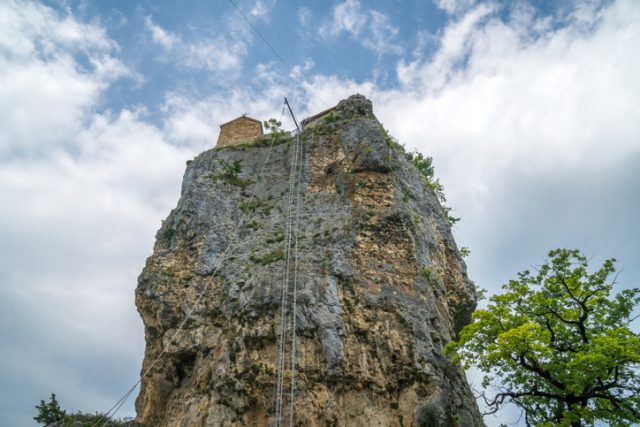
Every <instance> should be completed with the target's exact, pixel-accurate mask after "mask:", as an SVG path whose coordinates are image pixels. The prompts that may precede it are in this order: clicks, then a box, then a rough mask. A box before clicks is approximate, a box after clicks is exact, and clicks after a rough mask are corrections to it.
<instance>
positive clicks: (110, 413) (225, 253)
mask: <svg viewBox="0 0 640 427" xmlns="http://www.w3.org/2000/svg"><path fill="white" fill-rule="evenodd" d="M283 113H284V111H283ZM283 115H284V114H283ZM280 119H282V115H281V116H280ZM274 145H275V135H274V136H273V137H272V138H271V144H270V145H269V151H267V156H266V157H265V160H264V163H263V164H262V168H261V170H260V174H259V175H258V180H257V181H256V185H255V186H254V187H253V190H252V192H251V196H250V197H249V202H248V203H249V204H250V203H251V202H252V201H253V199H254V198H255V195H256V193H257V189H258V186H259V185H260V184H261V183H262V179H263V175H264V172H265V170H266V166H267V163H268V162H269V158H270V156H271V152H272V151H273V147H274ZM248 213H249V211H248V210H247V211H245V212H243V214H242V215H241V216H240V221H239V222H238V224H237V226H236V228H235V230H234V232H233V234H232V236H231V239H230V240H229V243H228V245H227V247H226V248H225V250H224V251H223V252H222V255H221V256H220V258H219V259H218V263H217V264H216V266H215V267H214V268H213V269H212V271H211V273H209V275H214V274H215V273H216V272H217V271H218V270H219V268H220V266H221V265H222V262H223V260H225V258H227V257H228V256H229V255H230V252H229V251H230V249H231V248H232V247H233V243H234V242H235V240H236V239H237V238H238V232H239V231H240V227H241V226H242V224H243V223H244V220H245V218H246V216H247V215H248ZM209 284H210V282H207V283H206V284H205V286H204V288H203V289H202V291H201V292H200V294H199V295H198V298H196V301H195V302H194V303H193V305H192V306H191V308H190V309H189V311H188V312H187V314H186V316H185V317H184V319H183V320H182V321H181V322H180V324H179V325H178V327H177V328H176V331H175V333H174V334H173V336H172V337H171V340H170V341H169V342H170V343H172V342H174V340H175V338H176V337H177V336H178V333H179V332H180V331H181V330H182V328H183V326H184V325H185V324H186V323H187V321H188V320H189V318H190V317H191V315H192V314H193V312H194V310H195V307H196V306H197V305H198V303H199V302H200V300H201V299H202V297H203V296H204V294H205V292H206V291H207V290H208V289H209ZM166 351H167V350H166V348H163V349H162V351H161V352H160V354H158V356H156V358H155V359H154V361H153V362H152V363H151V365H150V366H149V367H148V368H147V369H146V370H144V372H143V373H142V375H140V379H138V381H136V383H135V384H133V386H131V388H130V389H129V390H127V392H126V393H125V394H124V395H123V396H122V397H121V398H120V400H118V401H117V402H116V403H115V404H114V405H113V406H112V407H111V408H109V410H108V411H107V412H106V413H105V414H104V415H102V417H101V418H100V419H99V420H98V421H96V422H95V423H94V424H93V425H92V427H96V426H98V425H101V426H105V425H106V424H107V423H108V422H109V420H110V419H111V418H113V417H114V416H115V414H116V413H117V412H118V411H119V410H120V408H121V407H122V405H124V402H125V401H126V400H127V399H128V398H129V396H131V394H132V393H133V391H134V390H135V388H136V387H137V386H138V385H139V384H140V383H141V382H142V380H143V379H144V378H145V377H146V376H147V375H148V374H149V373H150V372H151V369H153V367H154V366H155V365H156V364H157V363H158V361H160V358H161V357H162V356H163V355H164V354H165V353H166ZM102 419H104V422H103V423H102V424H100V422H101V421H102Z"/></svg>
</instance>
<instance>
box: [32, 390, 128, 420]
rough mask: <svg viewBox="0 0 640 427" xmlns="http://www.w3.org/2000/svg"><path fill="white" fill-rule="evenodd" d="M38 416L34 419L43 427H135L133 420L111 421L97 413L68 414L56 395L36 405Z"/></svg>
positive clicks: (104, 415)
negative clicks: (49, 426) (51, 425)
mask: <svg viewBox="0 0 640 427" xmlns="http://www.w3.org/2000/svg"><path fill="white" fill-rule="evenodd" d="M36 409H37V410H38V415H36V416H35V417H33V419H34V420H36V421H37V422H38V424H41V425H43V426H47V425H50V424H52V423H55V424H54V425H56V426H59V427H94V426H97V425H100V426H103V427H133V426H134V425H136V424H135V422H134V420H133V419H132V418H128V417H125V418H120V419H110V418H109V417H107V415H106V414H101V413H97V412H96V413H95V414H88V413H84V412H80V411H79V412H74V413H71V414H67V411H65V410H63V409H62V408H61V407H60V404H59V403H58V401H57V400H56V395H55V394H53V393H52V394H51V399H49V402H45V401H44V400H41V401H40V404H39V405H36Z"/></svg>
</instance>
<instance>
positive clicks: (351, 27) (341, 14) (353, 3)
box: [320, 0, 367, 37]
mask: <svg viewBox="0 0 640 427" xmlns="http://www.w3.org/2000/svg"><path fill="white" fill-rule="evenodd" d="M366 22H367V16H366V14H365V13H363V12H361V11H360V2H359V1H358V0H345V1H344V3H340V4H338V5H336V6H335V7H334V8H333V16H332V20H331V22H330V24H329V25H328V26H324V27H322V28H321V29H320V31H321V33H323V34H326V35H329V36H333V37H338V36H339V35H340V34H341V33H342V32H347V33H350V34H351V35H352V36H354V37H357V36H358V35H359V34H360V30H361V29H362V27H363V26H364V25H365V23H366Z"/></svg>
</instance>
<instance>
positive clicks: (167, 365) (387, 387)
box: [136, 96, 482, 427]
mask: <svg viewBox="0 0 640 427" xmlns="http://www.w3.org/2000/svg"><path fill="white" fill-rule="evenodd" d="M294 144H295V141H294V139H293V138H282V137H281V138H280V139H279V140H278V141H276V143H275V144H274V146H273V148H271V149H270V141H269V139H264V140H258V141H257V142H255V143H254V144H250V145H239V146H228V147H220V148H215V149H211V150H208V151H206V152H204V153H202V154H201V155H199V156H198V157H197V158H195V159H194V160H193V161H191V162H189V164H188V166H187V170H186V172H185V176H184V181H183V186H182V195H181V198H180V201H179V202H178V205H177V207H176V208H175V209H174V210H173V211H172V212H171V213H170V214H169V216H168V217H167V219H166V220H165V221H164V223H163V225H162V228H161V229H160V230H159V231H158V234H157V236H156V237H157V240H156V244H155V248H154V252H153V255H152V256H151V257H150V258H149V259H148V260H147V263H146V266H145V268H144V270H143V272H142V274H141V275H140V278H139V284H138V288H137V290H136V304H137V307H138V310H139V312H140V314H141V316H142V319H143V321H144V324H145V334H146V351H145V358H144V364H143V372H147V371H148V372H149V373H148V375H146V376H145V377H144V378H143V379H142V385H141V390H140V394H139V396H138V398H137V401H136V408H137V421H138V422H139V423H140V424H141V425H144V426H200V425H202V426H222V425H224V426H241V425H242V426H260V425H273V424H274V421H275V419H274V396H275V394H276V393H275V391H276V390H275V384H276V377H277V374H276V359H277V357H278V348H279V347H278V337H279V324H280V313H281V311H280V306H281V292H282V287H283V282H284V280H285V272H286V263H285V259H284V258H285V256H286V243H287V237H288V233H287V230H288V228H287V221H286V218H287V212H288V206H289V170H290V166H291V163H292V161H293V160H292V159H293V155H294V153H295V146H294ZM300 144H301V147H302V159H303V161H302V177H301V179H300V183H299V185H300V186H301V187H300V189H301V195H302V199H301V205H300V211H299V213H298V231H299V233H298V236H299V237H298V273H297V277H298V281H297V306H296V307H297V308H296V311H295V319H296V325H297V326H296V336H297V351H296V355H295V361H296V376H295V391H296V393H295V398H294V400H295V414H294V422H295V424H296V425H304V426H349V427H351V426H438V425H442V426H463V427H467V426H480V425H482V421H481V418H480V416H479V414H478V410H477V407H476V404H475V401H474V399H473V396H472V395H471V393H470V391H469V388H468V385H467V382H466V380H465V376H464V373H463V371H462V370H461V369H460V367H458V366H454V365H452V364H451V363H450V361H449V359H448V358H447V357H445V356H444V354H443V347H444V346H445V345H446V344H447V343H448V342H449V341H450V340H451V339H452V337H454V336H455V334H456V332H457V331H459V330H460V329H461V327H462V326H463V325H465V324H467V323H468V322H469V321H470V316H471V312H472V311H473V309H474V308H475V304H476V296H475V289H474V286H473V283H472V282H471V281H470V280H469V279H468V277H467V274H466V266H465V264H464V262H463V260H462V258H461V257H460V254H459V252H458V249H457V248H456V244H455V242H454V239H453V237H452V235H451V229H450V226H449V223H448V222H447V219H446V215H445V214H444V212H443V209H442V207H441V206H440V204H439V202H438V198H437V197H436V195H435V194H434V193H433V191H432V190H431V189H430V188H429V187H428V186H427V185H425V182H424V179H423V177H422V176H421V174H420V172H419V171H418V170H417V169H416V168H415V167H414V166H413V165H412V163H411V162H410V160H409V159H408V157H407V155H406V153H405V152H404V150H403V149H402V148H401V147H399V146H398V145H397V144H395V143H394V142H393V141H392V140H391V138H389V136H388V135H387V134H386V132H385V131H384V129H383V128H382V126H381V125H380V123H379V122H378V121H377V119H376V118H375V116H374V115H373V111H372V107H371V103H370V102H369V101H368V100H366V99H365V98H364V97H362V96H352V97H350V98H349V99H348V100H345V101H342V102H340V104H339V105H338V106H337V108H336V109H335V110H334V111H333V112H332V113H331V114H329V115H327V116H326V117H324V118H323V119H321V120H318V121H317V122H315V123H314V124H313V125H311V126H309V127H307V128H306V129H305V130H304V131H303V133H302V135H301V138H300ZM270 150H271V151H270ZM268 153H269V154H268ZM267 156H268V161H266V163H265V160H266V158H267ZM263 165H264V166H265V172H264V174H263V175H262V179H259V177H260V172H261V170H262V168H263ZM254 192H255V194H256V196H255V198H253V199H251V194H252V193H254ZM238 225H239V229H238V234H237V239H235V240H234V232H235V230H236V229H237V227H238ZM229 245H231V246H230V248H231V249H230V250H229V251H227V252H226V254H225V250H226V249H227V247H229ZM292 264H293V263H290V265H289V267H290V269H291V268H292ZM290 271H291V270H290ZM290 277H292V276H290ZM189 313H190V314H189ZM187 316H188V319H187V320H186V321H185V318H186V317H187ZM288 346H289V344H287V346H286V348H287V354H286V357H287V358H290V353H289V347H288ZM284 378H285V393H284V396H285V399H284V404H283V409H282V414H283V415H284V418H286V419H288V417H289V408H290V405H289V404H290V400H289V391H290V390H289V381H290V371H289V370H287V371H285V372H284Z"/></svg>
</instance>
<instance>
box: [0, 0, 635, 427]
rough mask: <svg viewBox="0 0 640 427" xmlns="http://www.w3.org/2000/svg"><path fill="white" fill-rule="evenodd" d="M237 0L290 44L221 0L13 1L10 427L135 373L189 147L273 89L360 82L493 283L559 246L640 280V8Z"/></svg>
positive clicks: (314, 96) (107, 391)
mask: <svg viewBox="0 0 640 427" xmlns="http://www.w3.org/2000/svg"><path fill="white" fill-rule="evenodd" d="M236 3H237V5H238V7H239V8H240V9H241V10H242V11H243V12H244V13H245V14H246V16H247V17H248V18H249V19H250V20H251V22H253V24H254V25H255V26H256V28H257V29H258V30H259V31H260V32H261V33H262V35H263V36H264V37H265V39H266V40H268V41H269V42H270V43H271V45H272V46H273V48H274V49H275V50H276V51H277V53H278V54H279V55H280V58H278V57H277V56H276V54H275V53H274V52H273V51H272V50H271V48H269V47H268V46H267V45H266V44H265V43H264V42H263V41H262V40H261V39H260V38H259V37H258V36H257V35H256V34H255V33H254V32H252V29H251V28H250V27H249V26H248V24H247V23H246V22H245V21H244V20H243V18H242V16H241V15H240V14H239V13H238V11H237V10H236V9H235V8H234V7H233V5H232V4H231V3H230V2H229V1H226V0H216V1H211V0H206V1H205V0H194V1H190V2H173V1H168V0H167V1H151V0H148V1H139V2H137V3H136V2H130V1H113V2H106V1H105V2H89V1H74V0H70V1H64V0H60V1H55V0H53V1H45V2H41V3H36V2H30V1H17V2H16V1H13V0H3V1H0V196H1V200H2V209H0V340H1V343H0V348H1V350H0V384H1V387H0V425H3V426H5V425H6V426H30V425H34V422H33V421H32V420H31V417H33V415H34V414H35V410H34V408H33V406H34V404H35V403H37V402H38V401H39V400H40V399H43V398H46V397H47V396H48V395H49V394H50V393H51V392H55V393H57V395H58V398H59V400H60V401H61V403H62V405H63V406H64V407H66V408H68V409H71V410H78V409H81V410H84V411H90V412H92V411H106V410H107V409H108V408H110V407H111V406H112V404H113V403H115V402H116V401H117V400H118V399H119V398H120V396H122V394H123V393H124V392H126V390H127V389H128V388H129V387H130V386H131V385H132V384H133V383H134V382H135V381H136V380H137V378H138V373H139V369H140V366H141V361H142V357H143V345H144V337H143V327H142V322H141V320H140V319H139V317H138V315H137V313H136V310H135V307H134V294H133V292H134V288H135V286H136V278H137V275H138V274H139V272H140V271H141V269H142V267H143V265H144V261H145V259H146V257H147V256H149V255H150V254H151V250H152V246H153V241H154V234H155V232H156V230H157V229H158V228H159V226H160V222H161V220H162V219H163V218H164V217H166V215H167V214H168V212H169V211H170V209H171V208H173V207H174V206H175V204H176V202H177V200H178V196H179V188H180V182H181V179H182V174H183V171H184V167H185V161H186V160H188V159H191V158H193V157H194V156H195V155H197V154H198V153H200V152H202V151H203V150H206V149H208V148H210V147H211V146H212V145H213V144H214V142H215V140H216V137H217V134H218V129H219V124H220V123H223V122H225V121H228V120H229V119H231V118H233V117H235V116H237V115H239V114H242V113H245V112H246V113H249V114H250V115H252V116H254V117H257V118H260V119H267V118H270V117H279V116H280V113H281V105H282V98H283V96H287V97H288V98H289V100H290V101H291V103H292V105H293V107H294V108H295V111H296V113H297V115H298V117H300V118H301V117H304V116H306V115H308V114H310V113H315V112H318V111H320V110H322V109H325V108H326V106H331V105H334V104H335V103H336V102H337V101H339V100H340V99H342V98H345V97H347V96H348V95H350V94H353V93H362V94H364V95H366V96H367V97H369V98H370V99H371V100H372V101H373V103H374V111H375V113H376V115H377V116H378V118H379V119H380V120H381V121H382V122H383V123H384V125H385V127H386V128H388V129H389V131H390V133H391V134H392V135H394V136H395V137H396V138H397V139H398V140H399V141H400V142H401V143H403V144H405V145H406V147H407V149H409V150H414V149H417V150H419V151H421V152H422V153H424V154H426V155H428V156H432V157H433V158H434V162H435V166H436V174H437V175H438V176H439V177H440V179H441V181H442V183H443V184H444V186H445V190H446V194H447V197H448V200H449V204H450V205H451V206H452V207H453V208H454V209H455V210H454V214H455V215H456V216H459V217H461V218H462V220H461V221H460V222H459V223H458V224H457V225H456V227H455V230H454V232H455V236H456V239H457V241H458V244H459V246H468V247H469V248H470V249H471V255H470V256H469V257H468V259H467V260H468V266H469V275H470V277H471V278H473V279H474V280H475V281H476V282H477V284H478V285H479V286H480V287H483V288H486V289H488V290H489V292H490V293H494V292H497V291H499V289H500V285H501V284H502V283H504V282H505V281H506V280H508V279H509V278H511V277H513V276H514V275H515V273H516V272H517V271H520V270H523V269H525V268H528V267H530V266H531V265H534V264H537V263H539V262H540V261H541V259H542V257H543V256H544V255H545V253H546V252H547V251H548V250H549V249H551V248H554V247H572V248H573V247H577V248H580V249H582V251H584V253H585V254H587V255H588V256H593V262H594V263H599V262H601V261H602V260H603V259H604V258H608V257H615V258H617V259H618V266H619V268H620V269H622V274H621V275H620V277H619V285H620V286H621V287H633V286H637V285H638V284H640V267H639V266H638V258H639V256H640V247H639V244H638V239H639V238H640V225H639V224H638V219H640V168H638V165H640V108H639V102H640V2H638V1H635V0H612V1H597V0H593V1H589V0H571V1H564V2H555V1H553V0H535V1H533V0H529V1H527V0H517V1H510V0H504V1H502V0H494V1H477V0H475V1H474V0H433V3H430V2H428V1H426V0H411V1H399V0H396V1H391V0H388V1H382V0H372V1H365V0H346V1H327V2H310V1H307V2H302V1H301V2H294V1H284V0H236ZM559 4H560V6H559ZM287 125H290V123H287ZM133 414H134V410H133V399H131V400H129V401H128V402H127V404H126V405H125V406H124V407H123V409H122V411H121V412H120V413H119V414H118V415H133ZM500 419H503V420H504V421H506V422H512V423H516V421H517V413H516V414H514V413H513V412H510V411H503V412H502V413H501V414H499V415H498V416H497V417H494V418H487V422H488V424H489V425H497V423H498V422H499V421H500Z"/></svg>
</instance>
